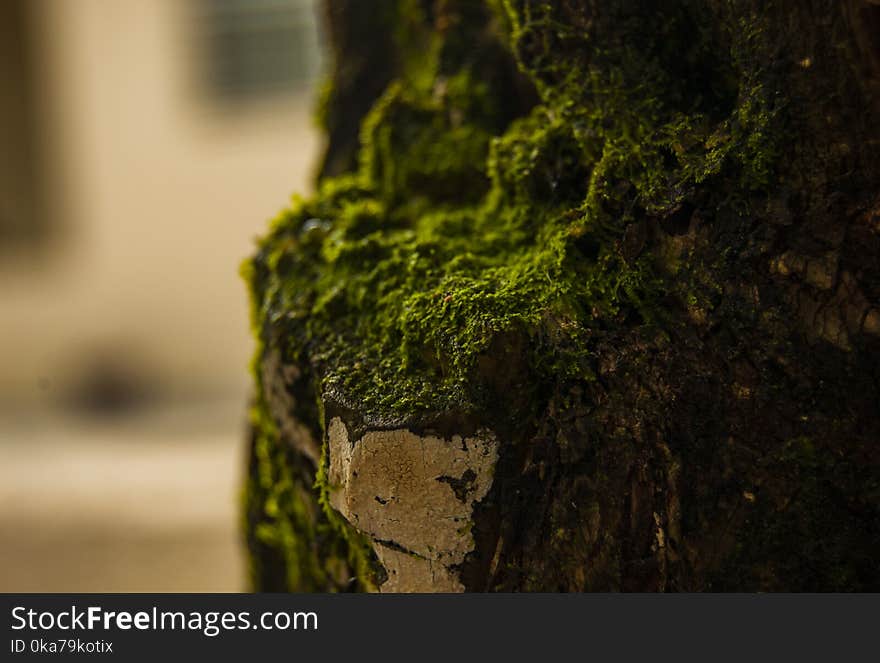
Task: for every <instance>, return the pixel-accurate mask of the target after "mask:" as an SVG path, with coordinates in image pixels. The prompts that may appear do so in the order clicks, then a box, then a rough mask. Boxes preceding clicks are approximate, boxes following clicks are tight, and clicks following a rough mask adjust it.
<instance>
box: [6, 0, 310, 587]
mask: <svg viewBox="0 0 880 663" xmlns="http://www.w3.org/2000/svg"><path fill="white" fill-rule="evenodd" d="M319 43H320V35H319V26H318V21H317V20H316V7H315V2H314V1H313V0H2V2H0V148H2V149H0V540H2V543H0V591H6V592H10V591H104V592H114V591H158V592H164V591H194V592H196V591H239V590H245V589H247V588H246V586H245V574H244V556H243V551H242V547H241V545H240V535H239V534H240V533H239V529H238V528H239V515H238V499H239V492H240V488H241V479H242V476H241V471H242V468H243V467H244V460H243V458H244V448H243V447H244V427H245V416H246V402H247V398H248V391H249V380H248V369H247V365H248V361H249V358H250V354H251V351H252V342H251V339H250V335H249V329H248V319H247V318H248V314H247V310H248V309H247V298H246V292H245V287H244V284H243V282H242V281H241V279H240V278H239V276H238V266H239V264H240V262H241V261H242V260H243V259H244V258H245V257H246V256H247V255H248V254H249V253H250V251H251V250H252V246H253V238H254V237H255V236H256V235H257V234H258V233H261V232H262V231H263V230H264V228H265V226H266V222H267V220H268V219H270V218H271V217H273V216H275V214H276V213H277V212H278V211H279V210H280V209H281V208H282V207H284V206H285V205H286V204H287V203H288V200H289V196H290V194H291V193H292V192H295V191H296V192H307V191H308V190H309V187H310V182H311V176H312V170H313V168H314V166H315V162H316V157H317V156H318V154H319V152H320V150H321V144H320V138H319V135H318V132H317V130H316V129H315V127H314V126H313V122H312V119H311V118H312V108H313V105H314V104H313V96H314V91H315V87H316V80H317V79H318V78H319V76H320V70H321V63H320V54H319V51H320V49H319Z"/></svg>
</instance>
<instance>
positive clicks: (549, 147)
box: [245, 0, 880, 591]
mask: <svg viewBox="0 0 880 663" xmlns="http://www.w3.org/2000/svg"><path fill="white" fill-rule="evenodd" d="M366 6H369V8H370V11H365V7H366ZM326 16H327V17H328V22H329V30H328V33H329V35H330V37H331V48H332V55H333V56H334V64H333V69H332V76H331V80H330V85H329V87H328V91H327V93H326V94H325V96H324V99H323V106H322V114H323V117H324V118H325V124H326V128H327V130H328V131H329V137H330V142H329V149H328V153H327V158H326V160H325V163H324V167H323V170H322V178H321V180H320V183H319V189H318V193H317V194H316V195H315V196H313V197H312V198H310V199H307V200H302V201H299V202H297V203H296V204H295V205H294V207H293V208H291V209H289V210H287V211H285V212H283V213H282V214H281V215H280V216H279V217H278V218H277V219H276V220H275V221H274V223H273V225H272V227H271V230H270V231H269V233H268V234H267V236H266V237H265V239H263V240H262V241H261V243H260V246H259V250H258V252H257V254H256V256H255V257H254V259H253V260H252V261H251V262H249V263H248V264H247V265H246V268H245V273H246V277H247V278H248V280H249V283H250V285H251V289H252V301H253V319H254V326H255V334H256V336H257V338H258V341H259V349H258V352H257V356H256V358H255V362H254V374H255V378H256V391H257V397H256V402H255V406H254V408H253V410H252V424H253V426H252V430H253V436H252V445H251V451H252V455H251V465H250V473H249V477H250V478H249V482H248V490H247V499H246V525H247V532H248V541H249V546H250V550H251V559H252V570H253V581H254V584H255V586H256V588H258V589H262V590H297V591H310V590H342V591H344V590H372V589H382V590H386V591H387V590H401V591H406V590H428V591H430V590H437V591H455V590H475V591H484V590H501V591H519V590H526V591H530V590H542V591H557V590H559V591H591V590H639V591H677V590H688V591H700V590H768V591H774V590H867V589H870V590H875V591H876V590H880V565H878V564H877V558H878V553H880V186H878V185H880V151H878V150H880V140H878V139H880V135H878V134H880V103H878V99H880V96H878V85H880V4H878V3H877V2H876V1H875V0H846V1H836V0H835V1H832V0H824V1H823V0H778V1H776V2H758V1H757V0H755V1H749V0H641V1H636V0H559V1H558V2H543V1H541V2H539V1H537V0H484V1H478V0H471V1H467V0H437V1H430V0H396V1H391V0H389V1H387V2H386V1H382V2H370V3H361V2H358V1H357V0H336V1H333V0H330V1H328V3H327V11H326Z"/></svg>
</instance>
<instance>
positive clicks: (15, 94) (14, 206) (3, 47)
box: [0, 0, 47, 255]
mask: <svg viewBox="0 0 880 663" xmlns="http://www.w3.org/2000/svg"><path fill="white" fill-rule="evenodd" d="M26 4H27V0H0V254H2V255H9V254H21V253H22V252H28V251H29V250H32V249H39V248H42V246H43V245H44V244H45V242H44V240H45V239H46V238H47V232H46V231H47V228H46V227H45V221H46V219H45V216H44V215H42V214H41V213H40V204H39V203H40V195H39V180H38V177H37V175H38V173H37V151H38V148H39V145H38V141H37V138H38V134H37V128H36V121H35V104H34V83H35V81H34V80H33V71H32V67H31V59H32V58H31V52H30V44H29V36H30V35H29V32H30V31H29V22H28V12H27V7H26Z"/></svg>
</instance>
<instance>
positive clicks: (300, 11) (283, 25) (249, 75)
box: [199, 0, 319, 101]
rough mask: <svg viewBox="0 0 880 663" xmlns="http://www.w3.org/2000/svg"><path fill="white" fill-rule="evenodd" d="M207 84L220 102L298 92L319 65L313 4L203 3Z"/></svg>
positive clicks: (298, 0)
mask: <svg viewBox="0 0 880 663" xmlns="http://www.w3.org/2000/svg"><path fill="white" fill-rule="evenodd" d="M199 6H200V8H201V12H200V22H201V28H202V33H203V36H204V40H203V43H204V46H205V48H204V50H203V57H204V67H203V70H204V72H205V81H204V82H205V83H206V85H207V88H208V90H209V92H210V93H211V96H212V97H214V98H215V99H219V100H221V101H248V100H258V99H263V98H266V97H273V96H277V95H283V94H296V93H298V92H301V91H302V89H303V88H304V87H306V86H308V84H309V83H310V82H311V81H312V80H313V79H314V78H315V76H316V74H317V71H318V67H319V49H318V35H317V30H318V29H317V24H316V23H317V21H316V16H315V2H314V0H199Z"/></svg>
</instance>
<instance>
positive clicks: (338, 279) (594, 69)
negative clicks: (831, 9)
mask: <svg viewBox="0 0 880 663" xmlns="http://www.w3.org/2000/svg"><path fill="white" fill-rule="evenodd" d="M673 4H674V5H675V8H674V11H673V10H670V12H669V13H670V16H672V14H674V15H675V16H674V17H673V18H670V25H671V26H672V28H669V29H670V30H673V32H672V34H667V35H665V36H666V37H667V38H675V39H680V40H682V42H684V40H686V39H688V40H689V39H690V36H689V35H687V34H684V33H682V34H676V33H675V32H674V28H675V26H676V25H678V24H686V18H687V7H688V3H673ZM505 6H506V9H507V14H506V18H507V19H508V29H509V30H510V32H509V33H505V32H501V33H500V35H499V38H504V39H509V40H510V43H512V44H513V46H514V48H513V50H514V52H515V53H516V56H517V58H518V60H519V62H520V65H521V67H522V68H523V70H524V71H526V72H527V73H528V74H529V75H530V76H531V78H532V80H533V82H534V83H535V84H536V85H537V86H538V88H539V90H540V92H541V97H542V103H540V104H539V105H538V106H536V107H535V108H534V109H533V110H532V112H531V113H530V114H529V115H528V116H527V117H523V118H522V119H520V120H517V121H515V122H513V123H512V124H510V125H509V126H507V127H506V128H505V129H504V130H503V131H498V130H497V127H498V122H497V107H498V105H499V104H501V103H503V100H501V99H497V98H492V97H491V90H490V89H489V87H488V86H487V85H486V83H485V82H484V81H482V80H478V79H476V78H475V77H474V76H472V75H471V73H470V70H471V69H472V68H473V67H474V66H475V64H474V63H473V62H471V61H469V60H468V58H467V57H464V58H459V62H458V63H457V64H458V66H459V69H458V70H457V71H453V72H449V71H444V73H443V74H442V75H441V74H440V73H438V72H440V71H441V70H443V68H444V66H445V67H446V69H448V63H447V62H446V61H447V60H449V58H448V56H445V55H444V54H445V53H446V52H447V51H448V50H449V49H448V47H447V46H446V41H444V39H445V40H447V41H448V40H449V39H451V37H449V36H446V37H440V36H438V34H439V33H432V34H434V37H435V38H436V39H439V40H440V41H438V42H437V43H436V44H434V45H433V46H432V47H431V48H428V49H423V52H422V53H421V56H420V57H419V58H415V59H413V60H412V61H411V62H410V65H409V68H408V70H407V72H406V73H405V75H404V76H403V77H402V78H401V80H400V81H398V82H395V83H393V84H392V85H391V86H390V87H389V88H388V90H387V91H386V93H385V94H384V95H383V96H382V98H381V100H380V101H379V102H378V103H377V104H376V105H375V107H374V108H373V110H372V112H371V113H370V114H369V116H368V118H367V119H366V121H365V123H364V125H363V130H362V141H363V144H364V148H363V150H362V153H361V168H360V170H359V172H358V173H357V174H356V175H353V176H347V177H345V178H341V179H330V180H326V181H324V182H323V183H322V184H321V187H320V190H319V193H318V194H317V196H315V197H314V198H312V199H309V200H299V201H296V202H295V204H294V206H293V207H292V208H291V209H289V210H287V211H286V212H284V213H283V214H282V215H281V216H280V217H279V218H278V219H276V221H275V222H274V224H273V227H272V230H271V232H270V234H269V235H268V236H267V237H266V238H265V239H263V240H262V242H261V243H260V251H259V253H258V255H257V257H256V259H255V265H256V266H257V267H256V268H258V269H260V270H262V272H263V273H265V275H266V282H265V287H264V294H263V295H262V296H260V294H258V295H257V298H258V303H259V306H260V311H261V314H262V316H263V317H262V320H263V321H264V323H265V322H267V321H271V320H272V319H273V318H277V317H279V316H284V317H285V318H286V324H287V325H288V326H287V327H286V331H287V338H288V339H289V343H290V346H289V347H288V348H286V350H287V352H288V353H289V356H290V357H291V358H297V359H303V358H304V359H306V360H307V361H308V362H310V363H311V364H313V365H314V366H316V367H317V368H318V373H319V374H320V375H321V379H322V385H321V387H322V389H323V390H324V391H325V392H326V391H328V390H331V391H333V392H335V393H336V394H337V395H338V396H339V397H340V398H343V399H345V400H347V401H350V402H352V403H356V404H357V406H358V409H359V410H361V411H364V412H367V413H373V414H376V415H387V414H398V415H399V414H402V413H407V414H413V413H418V412H421V411H429V410H432V411H436V410H438V409H445V408H458V409H466V410H469V409H474V408H480V407H481V403H480V394H479V393H477V391H478V390H477V389H476V386H478V385H475V382H474V376H473V369H474V366H475V361H476V359H477V357H479V356H480V354H481V353H483V352H485V351H486V350H487V348H489V347H490V344H491V342H492V339H493V338H495V337H496V336H498V335H499V334H504V333H508V332H511V331H513V330H515V331H517V332H518V333H525V334H526V336H527V337H528V338H529V339H530V346H531V349H532V351H533V352H532V362H533V364H534V366H533V368H534V369H535V370H536V372H537V373H538V374H541V373H545V372H550V371H552V372H553V373H554V374H558V372H559V371H561V372H562V373H563V374H566V375H571V376H578V375H580V376H582V377H589V375H590V368H589V361H588V358H589V356H590V352H591V349H590V345H589V333H588V331H587V330H588V329H589V328H590V327H591V326H593V325H599V324H602V321H603V320H609V319H614V318H615V316H620V315H635V316H637V317H638V318H641V319H643V320H644V321H647V322H650V321H651V320H652V319H654V318H655V317H656V316H657V315H659V314H660V313H659V311H658V310H657V308H656V307H655V305H654V304H653V303H652V302H654V301H656V299H657V297H658V296H659V294H660V293H661V291H663V290H664V289H665V290H676V288H677V286H670V285H669V284H665V283H663V281H662V279H660V278H659V277H658V276H657V274H658V270H657V265H656V264H655V263H654V262H652V261H653V260H654V259H651V260H649V259H647V258H645V259H642V258H639V257H638V256H632V255H622V253H621V251H620V248H619V245H620V241H621V239H622V238H623V236H624V231H625V229H626V227H627V225H628V224H630V223H632V222H635V221H639V220H644V219H646V218H647V219H648V220H649V221H650V220H651V219H658V218H662V217H663V216H664V215H665V214H668V213H670V212H671V211H673V210H675V209H676V208H677V207H678V206H680V205H681V204H682V203H684V202H686V201H687V200H688V198H689V196H691V195H692V194H693V192H694V190H695V188H696V187H697V186H698V185H701V184H704V183H706V182H707V181H709V180H711V179H712V178H713V177H716V176H717V175H718V174H719V173H721V172H722V171H725V175H727V176H729V174H730V172H738V173H739V175H738V176H737V179H738V180H739V182H740V183H741V184H740V186H739V187H738V188H736V189H734V190H729V189H728V190H725V191H724V192H722V194H720V195H721V196H722V197H723V200H722V199H721V198H720V197H719V199H718V200H717V201H715V204H716V205H723V204H729V205H735V204H738V203H739V201H742V200H747V199H748V196H749V195H750V192H751V191H753V190H756V189H759V188H760V187H761V186H762V183H764V182H765V181H766V179H767V177H768V176H769V172H770V168H771V166H772V163H773V161H774V155H775V153H774V149H773V145H772V142H771V141H770V139H769V136H771V135H772V131H771V130H770V127H771V125H772V123H773V122H774V118H775V111H774V108H775V106H774V105H773V103H772V102H771V101H770V100H768V98H767V95H766V93H765V89H764V87H763V86H762V83H761V81H762V80H763V78H762V76H763V74H764V72H762V71H760V70H759V69H752V70H749V69H748V68H747V67H748V63H745V62H739V61H737V59H736V57H734V56H732V58H730V59H731V60H732V61H733V62H734V63H735V66H736V67H738V68H739V74H740V75H739V78H738V81H739V82H740V83H741V87H740V88H739V90H738V92H737V95H738V96H736V98H735V100H734V101H733V102H731V100H730V94H729V90H728V91H727V94H726V96H725V95H724V94H721V93H719V95H717V97H716V98H715V99H709V100H707V99H706V98H705V94H704V93H703V94H701V96H700V97H699V98H696V97H694V98H693V99H690V103H689V99H688V90H687V89H686V88H684V89H683V88H682V83H680V82H673V81H670V79H669V75H668V71H667V69H666V68H664V67H662V66H661V64H662V62H661V60H662V59H663V58H666V57H668V51H669V48H671V47H670V46H668V45H664V46H663V48H662V49H660V47H659V46H657V44H658V43H659V42H658V40H657V39H652V40H649V41H648V43H647V45H645V46H644V49H643V50H635V49H633V48H630V47H627V48H623V47H621V49H620V52H617V53H610V54H609V53H608V52H606V51H605V50H602V51H600V50H599V49H598V48H596V47H595V46H593V44H592V42H591V41H590V40H589V34H586V35H578V34H574V33H571V32H570V30H569V28H563V27H560V26H561V25H562V23H561V22H554V18H553V16H552V12H553V11H554V10H552V9H548V8H546V7H544V5H541V7H544V8H543V9H540V10H538V9H532V10H528V11H526V10H520V9H517V6H518V3H514V2H508V3H506V4H505ZM527 6H528V5H527ZM536 12H537V13H539V14H540V15H536ZM676 21H677V22H676ZM739 30H740V26H739V24H738V23H737V24H736V25H731V30H730V33H729V34H727V35H725V38H726V39H728V40H731V42H732V43H733V46H732V47H731V48H732V50H734V51H735V50H736V40H737V39H739V38H740V35H741V32H740V31H739ZM451 34H454V32H453V33H451ZM756 34H759V33H756V32H755V30H753V29H750V30H749V32H748V33H747V35H746V36H744V37H742V38H744V39H745V38H747V39H749V40H754V39H757V38H758V37H757V36H755V35H756ZM536 40H537V41H536ZM538 42H540V43H538ZM554 44H555V45H556V46H554ZM526 46H528V48H526ZM754 48H755V47H754V45H753V44H750V45H749V49H750V51H749V52H753V51H754ZM444 49H445V50H444ZM691 50H692V49H691ZM707 52H708V51H707ZM573 53H576V54H577V55H576V56H573V55H572V54H573ZM444 57H446V60H442V58H444ZM444 63H446V64H444ZM441 65H443V66H441ZM722 74H723V75H725V76H728V75H729V72H727V70H723V71H722ZM724 86H728V87H729V81H727V80H726V79H725V80H723V81H720V82H718V84H717V86H716V87H724ZM729 103H732V107H730V108H729V107H727V104H729ZM493 132H494V133H493ZM727 179H728V180H729V179H730V178H729V177H727ZM258 326H259V323H258Z"/></svg>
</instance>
